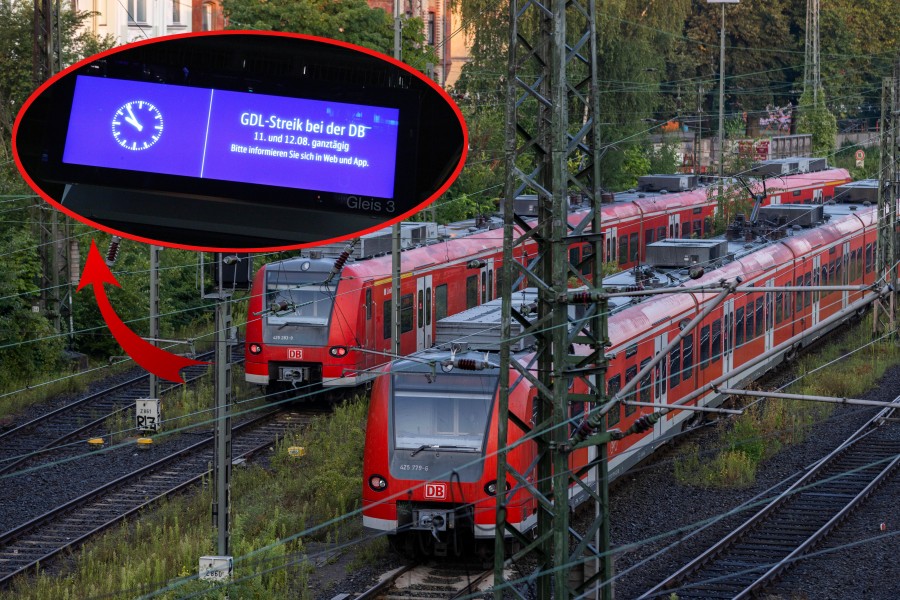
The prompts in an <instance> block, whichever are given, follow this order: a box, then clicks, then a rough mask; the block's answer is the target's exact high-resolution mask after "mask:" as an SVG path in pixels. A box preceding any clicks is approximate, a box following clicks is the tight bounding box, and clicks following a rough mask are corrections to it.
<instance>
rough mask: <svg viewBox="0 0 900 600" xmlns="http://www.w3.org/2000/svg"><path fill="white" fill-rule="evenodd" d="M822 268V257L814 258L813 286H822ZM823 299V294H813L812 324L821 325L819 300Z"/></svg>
mask: <svg viewBox="0 0 900 600" xmlns="http://www.w3.org/2000/svg"><path fill="white" fill-rule="evenodd" d="M821 268H822V257H821V256H814V257H813V266H812V284H813V285H814V286H815V285H821V284H822V282H821V281H819V269H821ZM821 297H822V294H821V292H813V295H812V299H813V303H812V324H813V325H817V324H818V323H819V298H821Z"/></svg>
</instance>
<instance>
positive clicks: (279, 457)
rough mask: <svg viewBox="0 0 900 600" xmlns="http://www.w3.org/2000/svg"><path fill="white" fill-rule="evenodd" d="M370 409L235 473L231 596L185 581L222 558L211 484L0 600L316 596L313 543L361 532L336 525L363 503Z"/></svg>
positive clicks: (323, 421)
mask: <svg viewBox="0 0 900 600" xmlns="http://www.w3.org/2000/svg"><path fill="white" fill-rule="evenodd" d="M366 408H367V402H366V401H365V399H364V398H356V399H354V400H353V401H351V402H348V403H346V404H344V405H342V406H340V407H338V408H336V409H335V411H334V413H333V414H332V415H329V416H323V417H317V418H316V419H315V420H314V421H313V422H312V423H311V424H310V425H309V426H308V427H307V428H305V429H304V430H302V431H299V432H295V433H292V434H290V435H289V436H287V438H286V439H280V440H278V441H277V443H275V444H273V450H274V452H273V454H272V455H271V459H270V461H269V468H263V467H262V466H260V465H256V464H254V465H250V466H247V467H235V469H234V472H233V478H232V488H231V490H232V499H233V507H232V529H231V552H232V554H233V555H234V556H235V570H234V582H235V583H233V584H232V585H230V586H228V588H227V589H226V588H215V586H213V585H212V584H210V583H207V582H201V581H196V580H192V581H187V582H186V583H185V582H184V581H182V578H189V577H196V574H197V569H198V559H199V557H200V556H204V555H214V554H216V541H215V540H216V534H215V531H214V529H213V528H212V526H211V525H210V502H211V498H212V495H211V490H210V486H209V485H208V484H207V485H204V486H203V489H202V491H201V492H200V493H192V494H186V495H182V496H179V497H176V498H173V499H170V500H168V501H166V502H164V503H162V504H161V505H159V506H158V507H157V508H155V509H154V510H152V511H148V512H146V513H144V515H143V517H142V518H141V519H140V520H138V521H136V522H134V523H131V524H126V525H122V526H120V527H118V528H116V529H114V530H113V531H111V532H108V533H106V534H104V535H103V536H101V537H99V538H98V539H96V540H95V541H92V542H91V543H89V544H87V545H86V546H84V547H82V549H81V550H79V551H77V552H76V553H75V555H74V556H73V563H72V565H71V568H65V569H63V571H64V572H62V573H60V574H54V575H51V574H48V573H41V574H40V575H39V576H37V577H35V578H34V579H33V580H31V581H19V582H17V583H15V584H14V586H13V587H12V588H11V589H10V590H8V591H6V592H4V593H3V594H2V595H0V598H3V599H7V598H9V599H12V598H16V599H53V600H56V599H69V598H72V599H74V598H85V597H103V598H135V597H138V596H141V595H143V594H149V593H151V592H154V591H157V590H165V589H167V588H169V589H168V590H167V591H166V592H165V593H163V594H162V595H160V596H158V597H161V598H179V597H183V596H191V597H200V598H221V597H225V596H226V595H228V596H230V597H231V598H242V599H244V598H279V597H288V596H289V597H292V598H311V597H312V592H311V591H310V590H307V581H308V578H309V576H310V574H311V573H312V571H313V570H314V568H315V567H314V566H313V564H314V562H315V561H314V560H312V559H310V560H308V559H307V557H306V554H307V552H309V550H308V546H310V545H318V544H319V543H323V542H324V543H335V542H340V541H347V540H348V539H350V538H351V537H352V536H355V535H357V534H358V533H359V531H360V530H359V527H360V526H359V522H360V519H359V518H351V519H347V520H336V519H337V518H338V517H340V516H341V515H343V514H345V513H346V512H349V511H352V510H354V509H356V508H358V507H359V506H360V501H361V478H362V456H363V447H364V442H365V433H364V424H365V418H366ZM298 445H299V446H303V447H305V448H306V455H305V456H303V457H301V458H294V457H291V456H288V454H287V448H288V447H289V446H298ZM207 483H208V482H207ZM329 521H333V522H329ZM314 524H320V525H319V527H318V529H316V530H315V531H313V532H312V533H310V534H309V535H306V536H304V537H303V538H302V539H292V540H290V541H288V542H286V543H283V544H279V545H276V546H274V547H272V548H270V549H266V550H263V551H260V550H259V549H260V548H265V547H267V546H268V545H269V544H272V543H273V542H274V541H276V540H278V539H285V538H288V539H290V537H291V536H292V535H293V534H295V533H296V532H300V531H304V530H306V529H307V528H309V527H310V526H311V525H314ZM254 552H256V554H252V553H254ZM194 594H196V596H194Z"/></svg>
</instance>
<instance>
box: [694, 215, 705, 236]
mask: <svg viewBox="0 0 900 600" xmlns="http://www.w3.org/2000/svg"><path fill="white" fill-rule="evenodd" d="M693 237H695V238H702V237H703V221H701V220H700V219H694V233H693Z"/></svg>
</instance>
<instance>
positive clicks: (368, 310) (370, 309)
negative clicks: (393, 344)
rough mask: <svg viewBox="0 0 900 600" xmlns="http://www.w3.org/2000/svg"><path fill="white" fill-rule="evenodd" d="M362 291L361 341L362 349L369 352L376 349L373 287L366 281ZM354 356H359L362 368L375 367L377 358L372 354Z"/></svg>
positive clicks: (365, 353)
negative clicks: (363, 306)
mask: <svg viewBox="0 0 900 600" xmlns="http://www.w3.org/2000/svg"><path fill="white" fill-rule="evenodd" d="M363 289H364V290H365V292H364V294H365V297H364V299H363V302H364V303H365V319H366V321H365V327H363V340H362V346H363V348H368V349H370V350H375V349H377V346H376V341H375V340H376V337H375V298H374V293H373V290H374V288H373V286H372V282H371V281H367V282H366V283H365V284H364V285H363ZM356 354H358V355H360V357H361V358H360V360H361V361H362V363H363V368H369V367H372V366H375V364H376V360H375V358H376V357H377V356H378V355H377V354H374V353H372V352H357V353H356Z"/></svg>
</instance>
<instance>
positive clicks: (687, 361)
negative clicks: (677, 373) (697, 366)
mask: <svg viewBox="0 0 900 600" xmlns="http://www.w3.org/2000/svg"><path fill="white" fill-rule="evenodd" d="M681 347H682V350H681V372H682V377H683V379H684V380H685V381H687V379H688V377H690V376H691V372H692V371H693V369H694V336H693V335H686V336H684V339H683V340H682V341H681Z"/></svg>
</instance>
